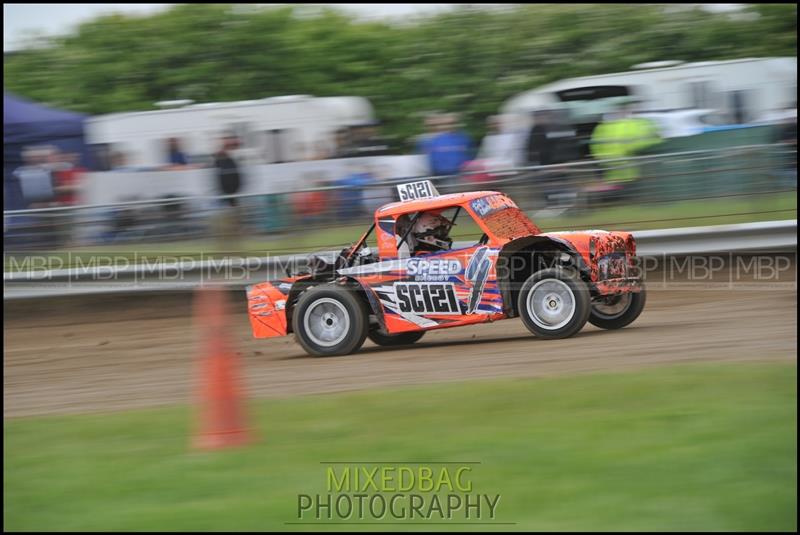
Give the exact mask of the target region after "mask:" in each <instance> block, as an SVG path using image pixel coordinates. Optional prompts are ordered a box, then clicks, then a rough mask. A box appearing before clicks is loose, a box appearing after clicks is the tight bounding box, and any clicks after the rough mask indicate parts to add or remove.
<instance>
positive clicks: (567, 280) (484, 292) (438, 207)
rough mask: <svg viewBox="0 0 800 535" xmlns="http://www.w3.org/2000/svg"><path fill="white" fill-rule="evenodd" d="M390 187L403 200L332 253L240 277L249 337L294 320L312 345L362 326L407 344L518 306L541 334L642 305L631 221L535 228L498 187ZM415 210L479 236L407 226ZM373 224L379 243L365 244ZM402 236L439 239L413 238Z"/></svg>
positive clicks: (387, 341)
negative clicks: (277, 271) (625, 226)
mask: <svg viewBox="0 0 800 535" xmlns="http://www.w3.org/2000/svg"><path fill="white" fill-rule="evenodd" d="M398 190H399V192H400V198H401V200H400V201H399V202H394V203H391V204H387V205H385V206H383V207H381V208H379V209H378V210H376V212H375V220H374V222H373V224H372V226H371V227H370V228H369V230H368V231H367V232H366V233H365V234H364V235H363V236H362V237H361V239H360V240H359V241H358V242H357V243H356V244H355V245H353V246H352V247H349V248H347V249H345V250H343V251H342V252H341V253H339V255H338V256H337V257H336V258H335V259H333V260H332V261H329V260H325V259H324V258H323V257H321V256H317V255H312V256H311V257H310V258H309V260H310V262H309V264H308V266H307V270H306V272H305V273H301V274H297V275H294V276H291V275H290V276H289V277H288V278H285V279H282V280H278V281H271V282H263V283H260V284H255V285H253V286H249V287H248V288H247V298H248V311H249V316H250V322H251V325H252V328H253V334H254V335H255V336H256V337H258V338H267V337H273V336H285V335H287V334H289V333H292V332H294V333H295V336H296V339H297V341H298V342H299V343H300V345H301V346H303V348H304V349H305V350H306V351H307V352H308V353H309V354H311V355H316V356H324V355H344V354H349V353H352V352H354V351H357V350H358V349H359V348H360V347H361V345H362V344H363V343H364V340H365V339H366V338H367V337H369V338H370V339H371V340H372V341H373V342H375V343H376V344H379V345H384V346H390V345H401V344H411V343H414V342H416V341H417V340H419V339H420V338H422V336H423V335H424V334H425V332H426V331H428V330H431V329H441V328H445V327H458V326H461V325H470V324H474V323H484V322H491V321H496V320H500V319H506V318H514V317H517V316H519V317H521V318H522V321H523V322H524V324H525V326H526V327H527V328H528V329H529V330H530V331H531V332H532V333H533V334H535V335H536V336H538V337H540V338H548V339H555V338H566V337H568V336H572V335H573V334H575V333H577V332H578V331H580V330H581V328H582V327H583V326H584V325H585V324H586V322H587V321H589V322H591V323H592V324H593V325H596V326H598V327H602V328H605V329H618V328H621V327H624V326H626V325H628V324H630V323H631V322H632V321H634V320H635V319H636V318H637V317H638V316H639V314H640V313H641V312H642V309H643V308H644V304H645V289H644V286H643V284H642V280H641V278H640V277H639V276H637V274H636V268H637V264H636V261H635V260H636V245H635V242H634V239H633V236H631V234H630V233H628V232H606V231H602V230H591V231H581V232H549V233H542V232H541V231H540V230H539V228H538V227H536V225H535V224H534V223H533V222H531V220H530V219H528V217H527V216H526V215H525V213H524V212H523V211H521V210H520V209H519V208H518V207H517V205H516V204H515V203H514V201H512V200H511V199H510V198H508V197H507V196H505V195H504V194H502V193H499V192H496V191H475V192H469V193H456V194H450V195H439V194H438V192H436V190H435V188H434V187H433V186H432V185H431V184H430V182H429V181H422V182H415V183H411V184H404V185H401V186H398ZM423 214H434V216H433V217H434V218H437V219H436V220H437V221H441V227H443V228H444V230H449V229H450V228H453V227H454V225H461V224H462V223H458V222H457V219H458V217H459V215H461V216H462V218H467V219H468V220H469V221H468V223H469V224H471V225H472V226H473V228H475V229H476V231H475V233H474V234H473V235H472V236H473V237H474V238H477V239H473V240H471V241H467V242H459V243H456V244H455V246H451V244H452V241H451V240H449V239H448V237H447V236H444V235H442V232H441V230H442V229H441V228H439V229H438V231H436V232H434V231H431V230H425V231H424V232H417V233H413V232H412V231H413V230H414V229H416V228H417V227H419V224H418V222H419V221H421V219H420V218H421V217H428V216H423ZM462 214H463V215H462ZM462 221H463V219H462ZM468 226H469V225H468ZM437 232H438V233H437ZM434 234H435V237H434V236H433V235H434ZM373 236H374V239H375V241H376V243H377V254H375V253H374V252H373V251H372V250H371V248H370V247H368V246H367V240H368V239H369V238H370V237H373ZM414 236H415V237H416V238H415V240H412V237H414ZM467 237H469V236H467ZM411 241H416V242H418V244H420V245H425V243H427V242H428V241H430V242H431V243H435V244H438V245H439V246H440V248H439V249H438V250H437V249H436V248H434V249H433V250H430V249H427V250H426V249H424V248H423V249H422V250H417V249H413V250H412V248H410V247H409V242H411Z"/></svg>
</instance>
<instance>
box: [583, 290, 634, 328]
mask: <svg viewBox="0 0 800 535" xmlns="http://www.w3.org/2000/svg"><path fill="white" fill-rule="evenodd" d="M646 301H647V292H645V289H644V286H642V289H641V291H639V292H637V293H625V294H621V295H615V296H613V297H606V298H600V299H598V300H597V301H595V302H594V303H593V304H592V313H591V315H590V316H589V323H591V324H592V325H594V326H595V327H600V328H601V329H621V328H623V327H625V326H626V325H630V324H631V323H633V322H634V321H635V320H636V318H638V317H639V314H641V313H642V310H644V304H645V302H646Z"/></svg>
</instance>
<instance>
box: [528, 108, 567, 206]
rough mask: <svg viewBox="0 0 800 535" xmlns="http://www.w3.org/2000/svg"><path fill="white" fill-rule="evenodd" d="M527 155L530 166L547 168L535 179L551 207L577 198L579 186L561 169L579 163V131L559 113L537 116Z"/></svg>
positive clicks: (565, 170) (544, 113)
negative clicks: (564, 165)
mask: <svg viewBox="0 0 800 535" xmlns="http://www.w3.org/2000/svg"><path fill="white" fill-rule="evenodd" d="M525 152H526V163H527V165H531V166H546V168H544V169H540V170H537V171H536V172H535V173H534V174H533V175H532V176H533V177H534V181H535V182H534V183H535V190H537V191H538V192H541V194H542V196H543V197H544V203H545V205H546V206H547V207H557V206H561V205H563V204H564V202H569V199H573V198H574V197H576V196H577V191H576V190H577V185H576V184H573V183H572V182H573V181H572V180H571V177H570V174H569V173H568V172H567V169H566V168H563V167H558V166H560V165H561V164H567V163H570V162H574V161H576V160H578V159H579V157H580V146H579V141H578V137H577V133H576V131H575V129H574V128H573V127H572V125H570V124H569V122H568V121H567V120H566V118H565V117H562V116H560V115H559V112H558V110H551V109H545V110H539V111H537V112H534V114H533V127H532V128H531V129H530V132H529V134H528V141H527V144H526V151H525ZM553 166H555V167H553Z"/></svg>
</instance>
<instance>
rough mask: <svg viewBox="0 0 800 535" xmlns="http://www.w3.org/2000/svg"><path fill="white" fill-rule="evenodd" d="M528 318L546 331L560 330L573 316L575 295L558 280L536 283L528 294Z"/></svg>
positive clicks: (566, 285) (565, 284)
mask: <svg viewBox="0 0 800 535" xmlns="http://www.w3.org/2000/svg"><path fill="white" fill-rule="evenodd" d="M527 307H528V316H529V317H530V318H531V319H532V320H533V322H534V323H535V324H536V325H537V326H539V327H541V328H542V329H546V330H548V331H555V330H557V329H561V328H562V327H564V326H565V325H566V324H568V323H569V322H570V320H571V319H572V317H573V316H574V315H575V294H574V293H573V292H572V289H571V288H570V287H569V285H568V284H567V283H565V282H563V281H560V280H558V279H545V280H542V281H539V282H537V283H536V284H534V285H533V288H531V291H530V292H528V302H527Z"/></svg>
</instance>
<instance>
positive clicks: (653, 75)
mask: <svg viewBox="0 0 800 535" xmlns="http://www.w3.org/2000/svg"><path fill="white" fill-rule="evenodd" d="M634 69H635V70H632V71H628V72H620V73H613V74H603V75H599V76H585V77H581V78H571V79H567V80H561V81H559V82H555V83H552V84H548V85H545V86H542V87H539V88H537V89H534V90H531V91H526V92H524V93H521V94H519V95H516V96H514V97H513V98H511V99H509V100H508V101H507V102H506V103H505V104H504V105H503V107H502V108H501V113H502V114H503V116H504V128H505V129H509V130H516V129H519V128H524V127H526V126H529V117H530V114H531V112H533V111H535V110H539V109H547V108H561V109H567V110H568V111H569V112H570V115H571V116H572V117H573V120H574V121H575V122H577V123H583V122H585V123H589V122H595V123H596V121H597V120H599V119H600V118H601V117H602V115H603V114H604V113H607V112H609V111H612V110H613V109H614V108H615V106H616V104H617V103H618V102H619V100H621V99H627V98H631V97H635V98H636V99H637V100H639V103H638V105H637V109H638V110H639V111H649V112H664V111H671V110H682V109H711V110H717V111H718V112H720V113H722V114H723V115H724V116H725V117H726V119H727V121H728V122H729V123H731V124H746V123H753V122H757V121H760V120H763V119H764V118H766V117H768V116H774V115H775V114H776V113H777V112H778V110H781V109H784V108H787V107H789V106H796V102H797V58H796V57H785V58H752V59H738V60H731V61H704V62H699V63H683V62H679V61H663V62H654V63H645V64H641V65H637V66H635V67H634Z"/></svg>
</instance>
